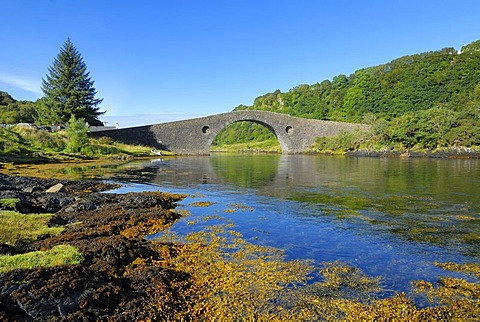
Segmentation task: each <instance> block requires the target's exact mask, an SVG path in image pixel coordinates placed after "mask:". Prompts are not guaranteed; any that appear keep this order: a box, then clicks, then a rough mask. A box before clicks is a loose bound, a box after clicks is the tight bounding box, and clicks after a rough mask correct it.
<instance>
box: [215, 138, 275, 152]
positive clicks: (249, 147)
mask: <svg viewBox="0 0 480 322" xmlns="http://www.w3.org/2000/svg"><path fill="white" fill-rule="evenodd" d="M210 150H211V151H216V152H272V153H273V152H275V153H280V152H281V151H282V150H281V148H280V144H279V143H278V140H277V139H276V138H273V139H268V140H265V141H259V142H256V141H251V142H243V143H233V144H220V145H212V147H211V148H210Z"/></svg>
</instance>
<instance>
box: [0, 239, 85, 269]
mask: <svg viewBox="0 0 480 322" xmlns="http://www.w3.org/2000/svg"><path fill="white" fill-rule="evenodd" d="M82 260H83V255H82V254H81V253H80V252H79V250H78V249H76V248H75V247H73V246H70V245H58V246H55V247H53V248H52V249H51V250H47V251H36V252H29V253H25V254H18V255H0V274H2V273H6V272H9V271H12V270H14V269H32V268H40V267H53V266H61V265H77V264H80V263H81V262H82Z"/></svg>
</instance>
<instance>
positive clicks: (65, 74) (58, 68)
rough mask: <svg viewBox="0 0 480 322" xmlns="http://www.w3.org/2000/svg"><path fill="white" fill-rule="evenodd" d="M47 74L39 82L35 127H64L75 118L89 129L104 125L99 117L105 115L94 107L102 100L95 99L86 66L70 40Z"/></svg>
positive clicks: (94, 91) (95, 92) (94, 92)
mask: <svg viewBox="0 0 480 322" xmlns="http://www.w3.org/2000/svg"><path fill="white" fill-rule="evenodd" d="M48 72H49V73H48V75H47V76H46V79H42V91H43V94H44V97H43V98H42V99H40V101H39V104H38V108H37V113H38V117H37V119H36V122H37V123H40V124H53V123H60V124H66V123H67V122H68V121H69V120H70V118H71V117H72V116H74V117H75V118H76V119H80V118H83V119H84V120H85V121H86V122H88V123H89V124H90V125H103V123H102V122H101V121H100V120H99V119H98V117H99V116H100V115H102V114H104V113H105V112H100V111H99V108H98V107H96V106H97V105H99V104H100V103H101V102H102V101H103V99H100V98H95V95H96V94H97V91H96V90H95V88H94V87H93V83H94V82H93V80H92V79H91V77H90V73H89V72H87V65H85V63H84V61H83V59H82V56H81V55H80V53H79V52H78V50H77V48H75V46H74V45H73V43H72V42H71V40H70V38H69V39H67V41H66V42H65V44H64V46H63V47H62V48H61V49H60V52H59V54H58V55H57V57H56V58H55V60H54V62H53V65H52V66H50V67H49V68H48Z"/></svg>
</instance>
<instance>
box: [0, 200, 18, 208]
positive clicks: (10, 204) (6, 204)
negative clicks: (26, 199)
mask: <svg viewBox="0 0 480 322" xmlns="http://www.w3.org/2000/svg"><path fill="white" fill-rule="evenodd" d="M19 202H20V199H17V198H7V199H0V206H2V208H4V209H8V210H15V209H16V207H17V204H18V203H19Z"/></svg>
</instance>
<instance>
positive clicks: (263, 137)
mask: <svg viewBox="0 0 480 322" xmlns="http://www.w3.org/2000/svg"><path fill="white" fill-rule="evenodd" d="M210 151H232V152H233V151H252V152H253V151H268V152H281V151H282V145H281V142H280V140H279V138H278V136H277V134H276V133H275V130H274V129H273V128H272V127H271V126H270V125H268V124H265V123H263V122H260V121H256V120H239V121H234V122H232V123H230V124H227V125H226V126H225V127H223V128H222V129H220V130H219V131H218V133H217V134H216V136H215V138H213V140H212V143H211V145H210Z"/></svg>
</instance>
